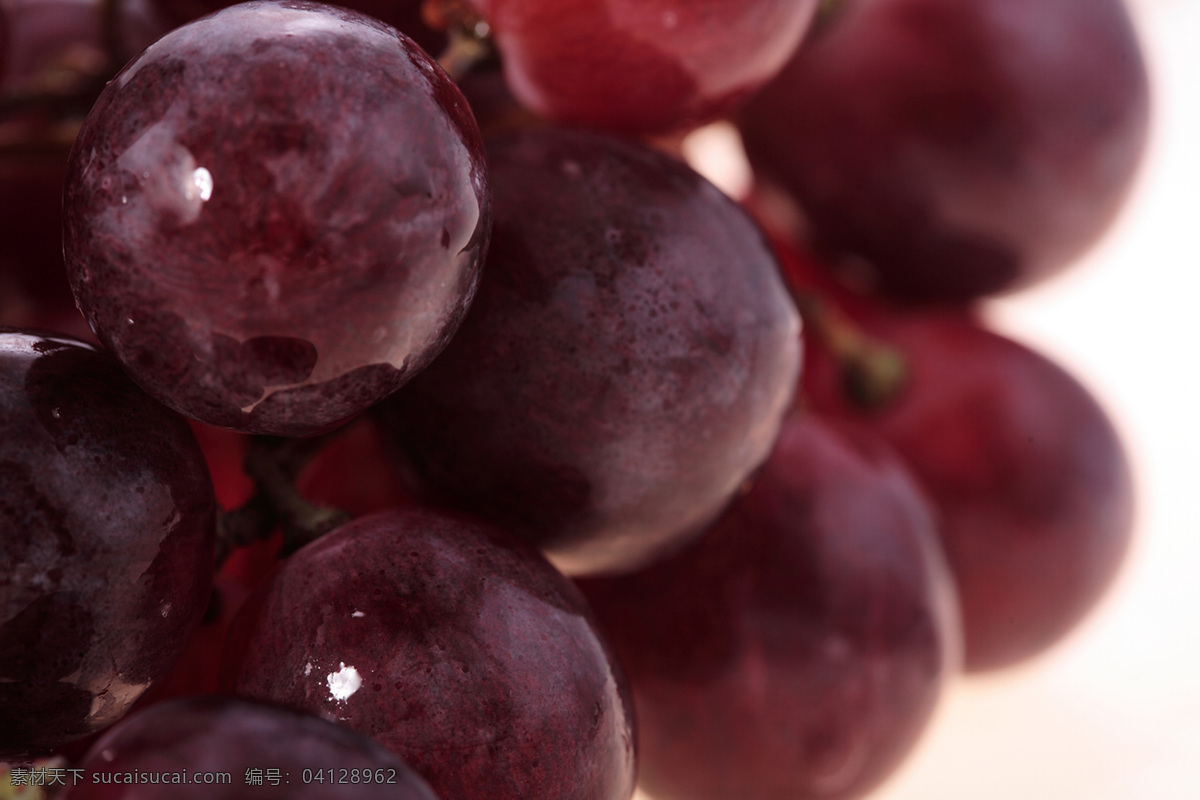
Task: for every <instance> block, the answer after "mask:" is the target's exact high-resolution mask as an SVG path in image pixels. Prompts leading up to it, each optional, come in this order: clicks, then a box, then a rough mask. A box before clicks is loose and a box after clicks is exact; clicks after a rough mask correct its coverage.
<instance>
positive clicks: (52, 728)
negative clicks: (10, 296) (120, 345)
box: [0, 329, 216, 758]
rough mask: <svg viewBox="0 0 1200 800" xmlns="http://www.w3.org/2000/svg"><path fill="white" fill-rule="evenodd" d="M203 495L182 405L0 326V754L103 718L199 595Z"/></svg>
mask: <svg viewBox="0 0 1200 800" xmlns="http://www.w3.org/2000/svg"><path fill="white" fill-rule="evenodd" d="M215 511H216V503H215V500H214V498H213V490H212V484H211V481H210V479H209V476H208V470H207V467H206V465H205V462H204V457H203V455H202V453H201V452H200V449H199V447H198V445H197V444H196V441H195V438H194V437H193V436H192V433H191V430H190V429H189V428H188V426H187V424H186V422H184V420H183V419H181V418H180V417H178V416H177V415H175V414H174V413H172V412H171V411H168V410H167V409H165V408H163V407H162V406H160V405H159V404H158V403H156V402H154V401H153V400H151V399H150V398H149V397H148V396H146V394H145V393H143V392H142V391H141V390H139V389H138V388H137V387H136V386H135V385H134V384H133V383H132V382H131V381H130V380H129V379H128V378H127V377H126V376H125V375H124V374H123V373H122V372H121V370H120V369H119V367H118V365H117V364H116V363H115V362H114V361H113V360H112V358H110V357H109V356H108V355H106V354H103V353H101V352H98V351H97V350H96V349H94V348H93V347H92V346H90V345H87V344H84V343H83V342H80V341H77V340H72V339H70V338H68V337H60V336H49V335H42V334H31V333H22V332H18V331H13V330H9V329H0V563H2V564H3V565H4V568H3V571H2V572H0V719H3V720H4V724H3V725H0V757H5V758H8V757H22V756H35V755H39V754H44V753H46V752H49V751H50V750H51V749H52V748H54V747H56V746H58V745H59V744H62V743H63V742H66V741H70V740H72V739H77V738H80V737H83V736H86V735H87V734H89V733H92V732H94V731H96V730H99V729H100V728H103V727H104V726H106V725H108V724H110V723H112V722H114V721H116V720H117V719H119V718H120V717H121V715H122V714H124V713H125V712H126V711H127V710H128V709H129V707H130V706H131V705H132V704H133V703H134V701H135V700H137V699H138V697H140V696H141V694H142V693H143V692H144V691H145V690H146V689H147V688H148V687H149V686H150V685H151V684H152V683H154V682H156V681H158V680H160V679H162V678H163V677H164V676H165V675H166V674H167V672H168V671H169V670H170V669H171V667H172V665H173V664H174V662H175V660H176V659H177V658H178V657H179V655H180V653H181V652H182V651H183V648H184V645H185V644H186V642H187V640H188V637H189V636H190V635H191V634H192V632H193V631H194V630H195V629H196V627H197V626H198V625H199V623H200V619H201V617H202V616H203V614H204V610H205V607H206V606H207V604H208V599H209V591H210V587H211V582H212V572H213V535H214V525H215Z"/></svg>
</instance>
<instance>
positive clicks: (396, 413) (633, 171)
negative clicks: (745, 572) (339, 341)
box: [385, 130, 799, 573]
mask: <svg viewBox="0 0 1200 800" xmlns="http://www.w3.org/2000/svg"><path fill="white" fill-rule="evenodd" d="M488 148H489V149H488V152H489V157H490V166H491V168H492V170H493V174H494V175H495V183H494V185H495V192H496V195H495V198H496V201H495V208H496V215H497V216H496V228H495V233H494V237H493V242H492V247H491V250H490V252H489V255H488V263H487V269H486V270H485V274H484V278H483V280H482V282H481V285H480V290H479V296H478V299H477V301H476V305H475V308H474V310H473V311H472V313H471V314H469V315H468V318H467V321H466V323H465V324H464V326H463V328H462V330H461V331H460V332H459V334H458V336H457V337H456V338H455V340H454V341H453V342H452V343H451V345H450V346H449V347H448V348H447V350H446V351H445V353H443V354H442V356H441V357H440V358H439V359H438V360H437V362H436V363H435V364H434V365H433V366H432V367H430V369H428V370H427V371H426V372H425V373H424V374H422V375H421V376H420V377H419V378H418V379H417V380H416V381H414V382H413V383H412V384H410V385H409V386H408V387H406V389H405V390H404V391H402V392H400V393H399V394H398V395H397V396H396V397H395V398H394V401H393V402H389V403H388V404H386V405H387V409H386V412H385V413H386V415H387V419H388V421H389V424H390V425H391V426H392V427H393V428H394V429H395V430H396V431H397V433H398V437H399V439H400V441H401V442H402V444H403V446H404V448H405V449H406V450H407V452H408V455H409V456H410V457H411V458H412V460H413V462H414V463H415V465H416V467H417V469H418V471H419V472H420V473H421V475H422V476H423V478H424V479H425V480H426V481H427V482H428V483H429V484H430V486H431V487H433V489H434V491H435V492H436V493H437V494H438V495H439V496H440V497H443V498H445V499H446V501H447V502H449V503H450V504H451V505H454V506H456V507H462V508H465V509H468V510H470V511H471V512H473V513H477V514H479V515H481V516H483V517H485V518H488V519H491V520H494V521H496V522H498V523H500V524H502V525H504V526H505V527H507V528H509V529H511V530H514V531H515V532H517V533H518V534H520V535H522V536H524V537H525V538H527V539H529V540H530V541H532V542H534V543H535V544H537V545H538V546H539V547H541V548H543V549H544V550H545V551H546V552H547V553H548V554H549V555H550V557H551V559H552V560H553V561H554V562H555V563H556V564H557V565H558V566H559V567H560V568H562V569H565V570H567V571H569V572H574V573H583V572H598V571H604V570H621V569H632V568H634V567H636V566H638V565H639V564H642V563H644V562H646V561H647V560H648V559H650V558H652V557H654V556H655V555H657V554H658V553H659V552H661V551H663V550H664V549H667V548H670V547H674V546H678V544H679V542H680V540H681V539H682V538H684V537H686V536H688V535H691V534H693V533H695V532H697V531H698V530H699V529H700V528H701V527H702V526H703V525H705V524H707V523H708V522H710V521H711V520H712V519H713V517H715V516H716V514H717V513H718V512H719V511H720V509H721V507H722V506H723V505H724V504H725V503H726V502H727V501H728V500H729V498H730V496H731V495H732V494H733V492H734V491H735V490H736V489H737V487H738V486H739V485H740V484H741V483H742V481H743V480H745V478H746V477H747V475H748V474H749V473H750V471H751V470H753V469H754V468H755V467H757V466H758V465H759V464H760V463H761V462H762V461H763V459H765V458H766V455H767V453H768V452H769V450H770V447H771V444H772V442H773V441H774V439H775V434H776V432H777V431H778V426H779V420H780V418H781V417H782V415H783V411H784V408H785V406H786V404H787V402H788V399H789V397H790V396H791V393H792V390H793V387H794V383H793V381H794V380H795V377H796V373H797V369H798V350H799V341H798V336H797V330H798V318H797V315H796V311H795V308H794V307H793V305H792V304H791V302H790V301H789V299H788V297H787V293H786V291H785V290H784V288H783V285H782V283H781V282H780V279H779V275H778V273H777V265H776V262H775V260H774V257H773V256H772V254H771V252H770V250H769V248H768V246H767V244H766V243H765V242H764V240H763V238H762V235H761V234H760V233H759V231H758V230H757V229H756V228H755V227H754V225H753V223H751V222H750V221H749V219H748V218H747V217H746V216H745V215H744V214H742V212H741V211H740V209H738V208H737V207H736V206H735V205H734V204H733V203H732V201H730V200H729V199H728V198H726V197H725V196H724V195H722V194H721V193H720V192H719V191H718V190H717V189H716V188H714V187H713V186H712V185H710V184H709V183H707V182H706V181H705V180H704V179H702V178H701V177H700V176H698V175H697V174H696V173H694V172H692V171H691V170H690V169H688V168H687V167H686V166H684V165H683V164H680V163H678V162H675V161H673V160H671V159H669V158H668V157H666V156H664V155H662V154H660V153H656V152H653V151H650V150H647V149H644V148H641V147H639V146H637V145H634V144H632V143H626V142H623V141H621V140H617V139H612V138H608V137H603V136H600V135H597V134H590V133H586V132H582V131H575V132H572V131H554V130H531V131H527V132H523V133H518V134H516V135H513V136H509V137H504V138H499V139H496V140H494V141H491V142H489V145H488Z"/></svg>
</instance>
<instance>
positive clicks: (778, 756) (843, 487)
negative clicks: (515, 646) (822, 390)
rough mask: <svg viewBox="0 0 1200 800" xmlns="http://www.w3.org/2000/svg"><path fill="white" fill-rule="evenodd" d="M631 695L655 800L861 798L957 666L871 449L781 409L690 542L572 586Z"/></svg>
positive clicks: (931, 526) (895, 759)
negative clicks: (776, 424) (759, 451)
mask: <svg viewBox="0 0 1200 800" xmlns="http://www.w3.org/2000/svg"><path fill="white" fill-rule="evenodd" d="M579 585H580V587H581V588H582V589H583V592H584V595H585V596H586V597H587V598H588V600H589V601H590V602H591V603H592V606H593V608H594V609H595V610H596V614H597V616H598V617H599V619H600V621H601V624H602V625H603V627H604V630H605V632H606V633H607V634H608V636H609V637H610V639H611V641H612V642H613V646H614V648H615V650H616V652H617V656H618V658H620V660H621V663H622V664H624V665H625V668H626V670H627V674H628V675H629V679H630V683H631V684H632V686H633V694H634V702H635V708H636V710H637V714H638V724H639V727H640V729H641V731H642V747H641V752H640V756H641V758H640V766H639V780H640V782H641V785H642V787H643V788H644V789H645V790H646V791H647V792H648V793H650V794H651V795H652V796H653V797H655V798H660V799H661V800H728V798H738V800H804V799H806V798H812V799H813V800H816V798H825V799H827V800H835V799H836V798H851V797H860V796H862V795H864V794H866V793H868V792H869V791H870V790H871V788H873V787H874V786H876V785H877V784H878V783H879V782H880V781H881V780H883V778H884V777H886V776H887V775H888V774H889V773H890V772H891V771H892V770H893V769H894V768H895V767H896V766H897V765H898V764H899V763H900V761H901V760H902V759H903V758H904V756H905V755H907V753H908V751H909V750H910V749H911V747H912V745H913V743H914V742H915V741H916V739H917V737H918V735H919V734H920V733H921V732H922V730H924V728H925V725H926V723H927V722H928V720H929V718H930V715H931V712H932V710H933V708H934V706H935V704H936V701H937V699H938V698H939V696H940V695H941V690H942V688H943V686H944V685H945V683H946V682H947V680H948V679H949V678H950V677H952V676H953V675H954V674H955V673H956V671H957V669H958V664H959V658H960V657H961V631H960V629H959V625H958V617H957V609H956V607H955V602H954V595H953V586H952V583H951V579H950V575H949V572H948V570H947V567H946V564H945V559H944V557H943V556H942V554H941V552H940V550H939V547H938V542H937V535H936V526H935V517H934V513H933V509H932V507H931V506H930V504H929V502H928V501H927V500H926V499H925V497H924V496H923V495H922V493H921V489H920V488H919V486H918V485H917V483H916V481H915V480H914V479H913V477H912V476H911V475H910V474H909V472H908V470H907V469H906V468H905V467H904V466H903V465H902V464H901V462H900V461H899V459H898V458H896V457H895V455H894V454H893V453H892V452H891V451H890V450H889V449H888V448H887V447H886V446H885V445H883V443H882V442H880V441H879V440H878V439H874V438H869V437H864V436H861V435H858V434H855V433H853V432H852V431H848V430H845V429H844V428H839V427H837V426H833V425H830V424H829V423H827V422H825V421H823V420H821V419H819V418H814V417H812V416H807V417H801V416H799V415H793V416H791V417H789V419H788V420H787V421H785V423H784V427H783V431H782V432H781V434H780V437H779V441H778V444H777V445H776V447H775V450H774V451H773V453H772V455H771V458H770V459H769V460H768V461H767V463H766V465H765V466H764V467H763V469H762V471H760V472H759V473H758V475H757V476H756V478H755V480H754V484H753V486H752V487H751V488H750V489H749V491H748V492H747V493H745V494H743V495H740V496H739V497H738V498H737V499H736V500H735V501H734V502H733V503H732V505H731V506H730V507H729V508H728V509H727V510H726V511H725V513H724V514H723V515H722V516H721V519H720V520H719V521H718V522H717V523H716V524H715V525H714V526H713V527H712V528H711V529H710V530H709V531H708V532H707V533H706V534H705V535H704V537H703V538H702V539H700V540H699V541H698V542H697V543H695V544H694V545H692V546H690V547H689V548H688V549H686V550H684V551H682V552H680V553H678V554H677V555H675V556H673V557H671V558H669V559H667V560H666V561H663V562H660V563H657V564H655V565H653V566H651V567H649V568H648V569H646V570H644V571H642V572H639V573H635V574H633V575H628V576H621V577H618V578H608V579H590V580H581V581H579Z"/></svg>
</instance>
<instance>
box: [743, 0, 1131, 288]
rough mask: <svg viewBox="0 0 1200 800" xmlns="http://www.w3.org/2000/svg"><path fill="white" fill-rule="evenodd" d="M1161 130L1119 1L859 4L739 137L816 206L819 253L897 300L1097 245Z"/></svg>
mask: <svg viewBox="0 0 1200 800" xmlns="http://www.w3.org/2000/svg"><path fill="white" fill-rule="evenodd" d="M1148 118H1149V86H1148V80H1147V76H1146V68H1145V65H1144V63H1143V59H1142V55H1141V52H1140V50H1139V46H1138V41H1137V38H1136V36H1135V34H1134V31H1133V28H1132V25H1131V23H1130V19H1129V16H1128V12H1127V11H1126V10H1125V8H1124V6H1123V4H1122V3H1121V0H1058V1H1057V2H1042V0H973V1H972V2H962V0H875V1H874V2H862V1H861V0H849V2H846V3H844V4H843V5H842V6H841V8H840V9H839V11H838V12H837V15H836V16H835V18H834V19H833V20H832V21H831V22H830V23H829V25H828V27H827V28H826V29H823V30H821V31H820V32H819V34H818V35H816V36H814V38H813V39H812V40H811V41H809V42H808V43H807V44H806V45H805V46H804V47H802V48H801V49H800V51H799V52H798V53H797V54H796V55H795V57H794V58H793V59H792V61H791V62H790V63H789V64H788V65H787V66H786V67H785V68H784V70H783V72H782V73H781V74H780V75H779V77H778V78H776V79H775V80H774V81H773V82H772V83H771V84H769V85H768V86H767V87H766V88H765V89H764V90H763V91H762V92H761V93H759V94H758V95H757V96H756V97H755V98H754V100H753V101H752V102H750V103H749V104H748V105H747V107H746V108H745V110H744V113H743V114H742V117H741V121H740V128H741V132H742V136H743V139H744V141H745V144H746V151H747V155H748V156H749V158H750V161H751V163H752V164H753V166H754V171H755V174H756V176H757V177H758V178H760V179H761V180H763V181H764V182H766V183H770V184H773V185H775V186H777V187H779V188H782V189H783V190H784V191H785V192H786V193H788V194H789V195H790V196H791V197H792V198H793V199H794V200H795V201H796V202H797V203H798V204H799V205H800V206H801V208H802V210H803V213H804V215H805V216H806V219H807V222H808V223H809V226H810V227H811V229H812V236H813V239H814V241H815V243H816V244H817V245H818V246H819V247H821V248H823V249H827V250H829V251H830V252H832V253H836V254H838V255H845V254H849V255H852V256H855V257H857V258H858V259H860V260H862V261H863V262H865V265H866V266H867V268H868V270H869V274H870V276H871V279H872V280H873V281H874V282H875V288H877V289H878V290H879V291H880V292H882V293H884V294H886V295H888V296H889V297H892V298H894V299H899V300H902V301H904V302H908V303H931V302H936V303H949V302H961V301H965V300H970V299H973V298H977V297H981V296H984V295H990V294H995V293H997V292H1005V291H1012V290H1015V289H1019V288H1021V287H1025V286H1028V285H1030V284H1032V283H1035V282H1037V281H1040V280H1043V279H1045V278H1047V277H1049V276H1050V275H1053V274H1055V273H1057V272H1059V271H1061V270H1062V269H1064V268H1066V267H1067V266H1068V265H1069V264H1071V263H1073V262H1074V261H1075V260H1076V259H1077V258H1078V257H1079V256H1080V255H1081V254H1082V253H1083V252H1084V251H1085V250H1086V249H1088V248H1089V247H1091V246H1092V245H1093V244H1094V243H1095V242H1096V241H1097V240H1098V239H1099V237H1100V235H1101V234H1102V233H1103V232H1104V231H1105V230H1106V229H1107V228H1108V226H1109V224H1110V223H1111V221H1112V220H1113V218H1114V217H1115V216H1116V214H1117V212H1118V210H1119V209H1120V208H1121V207H1122V205H1123V204H1124V201H1125V198H1126V195H1127V194H1128V192H1129V189H1130V187H1131V185H1132V182H1133V179H1134V177H1135V175H1136V172H1137V168H1138V165H1139V163H1140V162H1141V158H1142V154H1143V151H1144V150H1145V145H1146V139H1147V131H1148ZM797 232H798V233H801V234H802V235H803V232H801V231H793V233H797Z"/></svg>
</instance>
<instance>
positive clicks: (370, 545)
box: [223, 510, 634, 800]
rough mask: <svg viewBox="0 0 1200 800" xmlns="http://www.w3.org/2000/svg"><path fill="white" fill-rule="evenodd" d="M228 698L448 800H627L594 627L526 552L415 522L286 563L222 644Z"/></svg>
mask: <svg viewBox="0 0 1200 800" xmlns="http://www.w3.org/2000/svg"><path fill="white" fill-rule="evenodd" d="M223 669H224V670H225V673H226V677H225V681H226V683H227V685H228V686H229V688H231V689H233V690H235V691H236V692H237V693H239V694H243V695H247V696H250V697H258V698H263V699H266V700H272V701H275V702H279V703H283V704H286V705H289V706H292V707H295V708H300V709H304V710H306V711H309V712H311V713H314V714H318V715H320V716H323V717H326V718H327V719H331V720H337V721H339V722H343V723H344V724H345V725H346V726H348V727H350V728H353V729H354V730H357V731H359V732H360V733H362V734H364V735H366V736H370V737H372V738H373V739H376V740H377V741H379V742H380V743H382V744H383V745H384V746H385V747H387V748H388V749H390V750H391V751H392V752H394V753H396V754H397V755H399V756H400V757H402V758H403V759H404V760H405V761H407V762H408V763H409V764H411V765H412V766H413V768H414V769H416V770H417V771H418V772H419V773H420V774H421V775H423V776H424V777H425V779H426V780H428V781H429V783H430V785H431V786H433V788H434V790H435V791H437V792H438V794H440V795H441V796H442V797H447V798H450V797H452V798H455V800H518V798H519V799H520V800H628V798H629V797H630V795H632V793H633V785H634V775H633V770H634V762H633V758H634V750H633V747H634V745H633V732H632V729H631V725H632V708H631V703H630V700H629V697H628V694H627V692H628V689H627V687H626V685H625V683H624V679H623V677H622V676H621V675H620V674H619V673H618V672H616V670H615V668H614V667H613V666H612V664H611V663H610V660H609V656H608V651H607V649H606V647H605V645H604V644H603V643H602V641H601V640H600V638H599V636H598V634H597V633H596V630H595V628H594V622H593V621H592V617H591V612H590V611H589V610H588V609H587V606H586V604H585V603H584V601H583V599H582V598H581V597H580V596H579V593H578V591H577V590H576V589H575V587H574V586H572V585H571V583H570V582H569V581H568V580H567V579H566V578H564V577H563V576H562V575H560V574H559V573H558V572H556V571H555V570H554V568H553V567H551V566H550V565H549V564H548V563H547V562H546V561H545V559H544V558H542V557H541V556H540V555H539V554H538V553H537V551H535V550H533V549H532V548H530V547H529V546H528V545H525V544H523V543H522V542H520V540H517V539H515V538H513V537H512V536H510V535H509V534H507V533H505V532H504V531H501V530H499V529H497V528H492V527H490V526H488V525H485V524H483V523H478V522H474V521H471V520H468V519H465V518H461V517H456V516H451V515H447V514H442V513H436V512H431V511H424V510H406V511H391V512H383V513H380V514H375V515H371V516H367V517H362V518H360V519H358V520H356V521H355V522H353V523H350V524H349V525H346V526H344V527H342V528H340V529H338V530H337V531H335V532H333V533H331V534H328V535H327V536H325V537H324V538H322V539H319V540H317V541H316V542H315V543H313V544H310V545H308V546H307V547H305V548H303V549H301V550H299V551H298V552H296V553H295V554H294V555H292V556H291V557H290V558H289V559H287V560H286V561H284V562H283V563H282V564H281V566H280V568H279V570H278V572H276V574H275V576H274V578H273V579H272V580H271V582H270V583H269V584H268V585H266V586H264V587H262V588H260V589H259V590H258V591H257V592H256V593H255V594H254V595H253V596H252V597H251V598H250V600H248V601H247V603H246V606H245V607H244V608H243V610H242V612H241V614H240V615H239V616H238V618H237V619H235V620H234V624H233V629H232V630H231V632H230V635H229V640H228V644H227V652H226V659H225V665H224V667H223Z"/></svg>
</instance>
